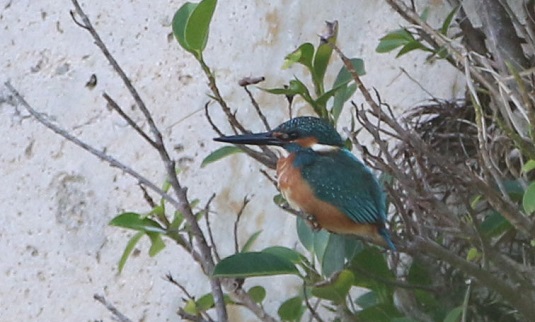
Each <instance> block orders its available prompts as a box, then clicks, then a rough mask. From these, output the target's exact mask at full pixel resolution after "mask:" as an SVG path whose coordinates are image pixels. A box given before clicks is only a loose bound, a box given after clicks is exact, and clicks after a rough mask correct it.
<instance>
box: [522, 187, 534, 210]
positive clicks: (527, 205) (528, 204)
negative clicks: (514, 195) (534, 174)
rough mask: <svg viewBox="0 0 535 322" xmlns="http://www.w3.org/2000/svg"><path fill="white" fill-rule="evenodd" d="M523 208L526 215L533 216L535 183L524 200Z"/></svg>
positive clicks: (527, 191) (525, 193)
mask: <svg viewBox="0 0 535 322" xmlns="http://www.w3.org/2000/svg"><path fill="white" fill-rule="evenodd" d="M522 206H523V207H524V211H525V212H526V214H528V215H531V214H533V212H535V182H532V183H531V184H530V185H529V186H528V188H527V189H526V192H524V197H523V198H522Z"/></svg>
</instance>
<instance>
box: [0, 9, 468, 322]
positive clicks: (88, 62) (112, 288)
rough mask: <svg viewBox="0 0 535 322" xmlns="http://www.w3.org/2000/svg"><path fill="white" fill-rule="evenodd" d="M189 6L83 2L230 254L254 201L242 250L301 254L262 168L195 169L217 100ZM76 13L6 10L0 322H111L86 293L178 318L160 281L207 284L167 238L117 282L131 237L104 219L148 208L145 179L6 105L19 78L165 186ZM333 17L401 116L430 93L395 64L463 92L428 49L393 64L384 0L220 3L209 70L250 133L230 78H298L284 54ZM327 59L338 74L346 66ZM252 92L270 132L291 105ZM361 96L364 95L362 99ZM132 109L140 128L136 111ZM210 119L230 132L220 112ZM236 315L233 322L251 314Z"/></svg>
mask: <svg viewBox="0 0 535 322" xmlns="http://www.w3.org/2000/svg"><path fill="white" fill-rule="evenodd" d="M182 3H183V1H178V0H176V1H162V0H154V1H123V0H118V1H103V0H95V1H83V7H84V8H85V10H86V11H87V13H88V14H89V16H90V18H91V19H92V21H93V23H94V25H95V27H96V28H97V29H98V31H99V32H100V34H101V36H102V38H103V40H104V41H105V42H106V44H107V45H108V46H109V49H110V50H111V52H112V53H113V54H114V55H115V57H116V59H117V60H118V61H119V63H120V64H121V65H122V66H123V68H124V69H125V71H126V72H127V74H128V75H129V76H130V77H131V79H132V81H133V82H134V84H135V85H136V86H137V88H138V89H139V91H140V92H141V95H142V97H143V98H144V99H145V101H146V103H147V105H148V106H149V108H150V109H151V111H152V112H153V113H154V115H155V116H156V117H155V118H156V120H157V122H158V124H159V125H160V127H161V129H163V132H164V134H165V135H166V140H167V143H168V144H169V146H176V147H183V149H182V148H180V149H174V150H173V155H172V156H173V157H174V158H176V159H178V160H180V162H179V164H180V165H181V166H182V167H183V168H184V172H183V174H181V175H180V179H181V180H182V182H183V184H184V185H186V186H188V187H189V195H190V196H191V197H192V198H199V199H200V200H201V201H202V202H205V201H206V200H207V199H208V197H209V196H210V195H211V194H212V192H216V193H217V194H218V197H217V198H216V200H215V202H214V204H213V209H214V210H216V211H217V213H216V214H214V215H212V221H213V228H214V231H215V238H216V241H217V242H218V244H219V245H220V251H221V252H222V254H223V255H229V254H230V253H231V251H232V249H233V246H232V245H233V243H232V240H231V239H229V236H230V234H231V230H232V224H233V221H234V218H235V213H236V211H237V209H238V208H239V206H240V201H241V200H242V198H243V196H244V195H245V194H248V195H249V196H251V197H252V200H253V202H252V203H251V204H250V205H249V206H248V207H247V209H246V211H245V214H244V218H243V221H242V226H241V229H240V233H241V240H242V242H243V241H244V240H245V239H246V237H247V236H248V235H250V234H251V233H253V232H255V231H256V230H259V229H263V231H264V232H263V234H262V235H261V236H260V238H259V240H258V242H257V245H256V247H257V249H261V248H263V247H267V246H269V245H286V246H290V247H293V246H294V245H296V234H295V231H294V219H293V218H292V217H290V216H289V215H287V214H285V213H284V212H282V211H280V210H279V209H277V208H276V207H275V206H274V205H272V202H271V198H272V196H273V195H274V194H275V189H274V188H273V187H272V186H271V184H270V183H269V182H268V181H267V180H265V179H264V177H263V176H262V175H260V174H259V172H258V166H257V164H255V163H254V162H252V161H250V160H248V159H247V158H245V157H244V156H233V157H232V158H231V159H227V160H225V161H224V162H219V163H217V164H214V165H211V166H209V167H207V168H204V169H200V167H199V165H200V161H201V160H202V158H203V157H204V156H206V155H207V154H208V153H209V152H210V151H212V150H214V149H215V148H216V147H218V145H217V144H215V143H214V142H212V141H211V138H212V137H213V136H214V133H213V132H212V131H211V129H210V127H209V126H208V123H207V122H206V120H205V119H204V116H203V113H202V107H203V105H204V104H205V102H207V101H208V98H207V96H206V94H207V86H206V80H205V79H204V77H203V75H202V74H201V71H200V69H199V67H198V66H197V64H196V63H195V62H194V60H193V59H192V57H190V56H188V55H187V54H185V53H184V52H183V51H182V50H180V49H179V47H178V45H177V44H176V42H175V41H174V40H173V39H169V37H168V35H169V33H170V21H171V18H172V16H173V14H174V12H175V10H176V9H177V8H179V7H180V6H181V5H182ZM441 5H442V3H441V1H433V7H432V10H434V11H432V13H435V12H444V10H445V8H443V7H442V6H441ZM71 9H73V7H72V4H71V2H70V1H67V0H62V1H50V0H41V1H30V0H23V1H14V0H13V1H11V0H7V1H2V3H0V30H1V31H0V48H2V50H1V51H0V70H1V72H0V81H1V82H2V85H0V102H1V103H0V147H1V151H2V152H1V153H0V178H1V181H2V184H1V185H0V205H1V209H2V210H1V215H0V254H1V260H0V299H1V302H2V305H0V321H92V320H100V319H103V320H107V321H109V320H110V314H109V313H108V312H107V311H106V310H105V309H104V308H103V307H102V306H101V305H100V304H98V303H97V302H95V301H94V300H93V298H92V296H93V294H94V293H100V294H104V295H105V296H106V297H107V298H108V300H110V301H112V302H113V303H115V304H116V305H117V307H118V308H120V309H121V310H122V311H123V312H124V313H126V314H127V315H129V316H130V317H131V318H132V319H133V320H135V321H137V320H143V319H144V320H146V321H177V320H178V317H177V315H176V313H175V312H176V310H177V308H178V307H179V305H180V303H181V298H182V297H183V294H181V293H180V291H179V290H178V289H177V288H176V287H174V286H173V285H171V284H169V283H167V282H165V281H164V279H163V276H164V275H165V274H166V273H168V272H170V273H172V274H173V275H174V276H175V277H176V278H177V280H178V281H179V282H181V283H183V284H184V285H185V286H186V287H187V288H188V289H189V290H190V292H191V293H193V294H195V295H201V294H203V293H204V292H206V291H208V284H207V282H206V280H205V279H204V278H203V277H202V275H201V273H200V272H199V268H198V266H197V265H196V264H194V263H193V262H192V261H191V260H190V258H189V256H188V254H186V253H184V252H183V251H182V250H180V249H177V247H175V246H174V245H172V244H171V243H169V244H168V247H167V248H166V249H165V250H164V251H163V252H162V253H161V254H159V255H158V256H157V257H156V258H150V257H149V256H148V255H147V249H148V247H147V246H148V243H147V242H146V241H144V242H142V243H140V244H139V245H138V249H139V250H140V252H139V254H137V255H136V256H133V257H132V258H131V259H130V260H129V261H128V263H127V265H126V268H125V270H124V271H123V273H122V274H121V275H118V274H117V261H118V259H119V257H120V255H121V252H122V250H123V248H124V246H125V244H126V242H127V238H128V237H129V236H130V235H131V234H132V233H130V232H126V231H123V230H120V229H116V228H111V227H108V226H107V223H108V222H109V220H110V219H111V218H113V216H114V215H116V214H117V213H120V212H122V211H125V210H134V211H140V212H143V211H145V210H146V209H147V208H146V206H145V204H144V201H143V199H142V194H141V192H140V190H139V188H138V187H137V185H136V181H135V180H133V179H132V178H130V177H128V176H127V175H124V174H123V173H121V172H120V171H118V170H116V169H113V168H110V167H108V166H107V165H106V164H104V163H102V162H99V161H98V160H96V159H95V158H94V157H93V156H91V155H89V154H88V153H86V152H84V151H82V150H80V149H79V148H77V147H74V146H73V145H72V144H70V143H68V142H66V141H65V140H63V139H62V138H60V137H58V136H56V135H55V134H53V133H51V132H50V131H48V130H46V129H45V128H44V127H43V126H41V125H40V124H38V123H37V122H36V121H34V120H33V119H31V118H29V117H28V114H27V112H26V111H24V110H23V109H22V107H21V106H14V105H13V104H12V102H10V101H9V99H8V96H7V90H6V89H5V88H4V87H3V83H4V82H5V81H7V80H9V81H11V83H12V84H13V85H14V86H15V87H16V88H18V89H19V90H20V92H21V93H22V94H23V95H24V96H25V97H26V98H27V100H28V101H29V102H30V103H31V104H32V105H33V106H34V107H35V108H36V109H38V110H40V111H41V112H43V113H46V114H47V115H48V116H50V117H51V118H53V119H55V120H56V121H57V123H58V124H61V125H62V126H64V127H66V128H67V129H70V130H71V131H72V132H73V133H74V134H76V135H78V136H80V137H81V138H82V139H84V140H86V141H87V142H90V143H91V144H94V145H95V146H96V147H99V148H106V149H107V151H108V152H109V153H110V154H112V155H114V156H116V157H117V158H118V159H120V160H122V161H124V162H126V163H128V164H130V165H131V166H132V167H133V168H135V169H136V170H138V171H140V172H142V173H143V174H144V175H146V176H147V177H148V178H150V179H152V180H154V181H155V182H161V181H162V179H163V177H164V175H163V171H162V168H161V163H160V162H159V159H158V156H157V155H156V154H155V153H153V152H152V151H151V150H150V149H149V147H148V146H147V144H145V143H144V142H142V141H141V140H140V139H138V138H137V137H136V135H135V134H134V133H133V131H132V130H131V129H130V128H128V126H127V125H126V124H125V122H124V121H123V120H121V119H120V118H119V117H118V116H117V115H116V114H114V113H112V112H111V111H110V110H108V109H107V108H106V104H105V102H104V100H103V98H102V96H101V95H102V93H103V92H104V91H106V92H107V93H109V94H110V95H111V96H112V97H114V98H115V99H117V101H118V102H119V103H120V104H121V105H122V106H123V107H129V106H131V105H132V103H133V102H132V99H131V98H130V97H129V96H128V94H127V92H126V90H125V88H124V87H123V86H122V83H121V82H120V80H119V79H118V77H117V76H116V75H115V74H114V72H113V71H112V69H111V68H110V66H109V65H108V63H107V62H106V61H105V59H104V57H103V55H102V54H101V53H100V52H99V50H98V49H97V48H96V47H95V46H94V44H93V42H92V39H91V38H90V36H89V34H88V33H87V32H85V31H84V30H82V29H80V28H78V27H77V26H75V25H74V23H73V22H72V20H71V18H70V16H69V10H71ZM334 19H337V20H339V22H340V33H339V34H340V36H339V44H340V46H341V47H342V49H343V50H344V51H345V52H346V53H347V54H348V55H349V56H358V57H362V58H363V59H364V60H365V62H366V68H367V72H368V74H367V76H366V77H365V78H364V81H365V82H366V83H367V84H368V85H369V86H374V87H375V88H377V89H378V90H379V91H380V92H381V94H382V97H383V99H384V100H386V101H388V102H389V103H391V104H392V105H393V106H394V107H395V108H404V107H407V106H410V105H411V104H415V103H418V102H423V101H424V100H425V99H427V98H428V96H427V94H426V93H424V92H423V91H422V90H421V89H420V88H419V87H418V85H417V84H415V83H414V82H412V81H410V80H409V79H408V78H407V77H406V76H405V75H404V74H403V73H402V72H401V71H400V69H399V66H402V67H403V68H405V69H406V70H408V71H409V72H410V73H411V75H412V76H413V77H414V78H415V79H417V80H419V81H420V82H421V83H422V84H423V85H424V86H425V87H426V88H427V89H428V90H430V91H432V92H433V93H434V94H435V95H437V96H438V97H445V98H449V97H451V95H452V93H455V92H456V91H457V90H458V88H459V87H460V84H462V80H461V79H458V78H457V77H458V76H456V74H455V72H454V71H453V70H452V68H451V67H449V66H447V65H446V64H443V63H440V62H439V63H435V64H433V65H432V66H427V65H425V64H424V58H425V57H424V56H423V55H420V56H418V55H410V56H407V57H404V58H402V59H398V60H396V59H394V55H392V54H390V55H379V54H376V53H375V52H374V49H375V47H376V45H377V43H378V39H379V38H380V37H381V36H382V35H384V34H385V33H386V32H387V31H388V30H391V29H394V28H397V27H398V26H399V25H400V24H401V22H400V20H399V19H398V18H397V16H396V15H395V14H394V13H393V12H391V11H390V10H389V9H388V7H387V6H386V5H385V4H384V3H383V2H381V1H368V0H359V1H355V0H347V1H329V2H328V1H323V0H307V1H288V0H286V1H284V0H278V1H258V0H257V1H238V0H229V1H220V4H219V6H218V8H217V10H216V13H215V17H214V21H213V26H212V30H211V34H210V40H209V44H208V47H207V49H206V54H205V55H206V60H207V61H208V63H209V64H210V65H211V66H212V67H213V68H214V70H215V71H216V75H217V77H218V79H219V84H220V88H221V90H222V93H223V95H224V96H225V98H226V99H227V100H228V101H229V103H230V104H231V105H232V107H233V108H234V109H237V110H238V116H239V118H240V119H241V120H243V121H244V122H247V123H248V124H250V127H251V129H253V130H261V129H262V127H261V123H260V122H259V120H258V119H257V118H256V117H255V113H254V110H253V109H252V107H251V106H250V104H249V103H248V99H247V98H246V96H245V95H244V92H243V91H242V90H241V88H239V87H238V86H237V84H236V82H237V81H238V80H239V79H240V78H242V77H243V76H258V75H264V76H265V77H266V78H267V81H266V83H265V84H264V85H265V86H269V87H272V86H277V85H280V84H282V83H283V82H287V81H288V80H289V79H290V78H291V77H292V76H293V75H294V74H300V69H299V68H294V69H291V70H285V71H283V70H281V69H280V66H281V65H282V61H283V58H284V56H285V54H287V53H289V52H290V51H291V50H293V49H294V48H295V47H296V46H298V45H299V44H300V43H302V42H304V41H311V42H313V43H316V42H317V37H316V35H317V33H318V32H320V31H321V30H322V28H323V21H324V20H334ZM334 66H336V68H333V69H331V70H330V75H329V79H331V80H332V79H333V77H334V76H335V74H336V72H337V70H338V68H339V66H340V63H339V62H337V61H336V62H335V63H334ZM93 73H94V74H96V75H97V78H98V85H97V86H96V88H94V89H88V88H87V87H85V84H86V82H87V81H88V80H89V77H90V75H91V74H93ZM437 75H440V76H439V77H437ZM257 95H258V100H259V102H260V103H261V104H262V106H263V107H264V108H265V112H266V114H267V116H268V118H269V119H270V120H272V123H273V124H277V123H279V122H280V121H283V120H284V119H285V118H286V116H285V112H286V105H285V102H284V100H283V99H281V98H279V97H273V96H269V95H266V94H264V93H257ZM355 99H356V100H357V101H361V99H360V97H359V96H358V95H356V97H355ZM297 107H298V111H299V113H300V114H306V113H307V111H308V110H307V108H306V107H305V106H304V104H302V103H299V104H297ZM213 108H214V110H217V108H216V107H215V105H214V107H213ZM127 110H130V108H127ZM131 112H132V114H133V115H135V116H134V119H136V120H139V121H140V123H141V124H144V123H143V121H142V120H143V118H142V117H141V116H140V115H139V113H137V112H138V111H136V110H132V111H131ZM214 113H215V114H214V117H215V119H216V121H217V122H218V123H219V124H224V121H223V119H222V118H221V115H220V113H217V112H214ZM225 128H226V127H225ZM230 182H232V184H230ZM256 283H260V284H263V285H266V287H268V298H270V299H272V300H271V301H268V302H267V303H266V308H267V309H268V310H269V311H270V312H272V313H273V314H276V308H277V307H278V305H279V304H280V301H281V300H283V299H285V298H288V297H290V296H292V295H294V294H295V293H296V292H297V286H296V285H297V284H296V283H297V281H296V280H295V279H293V278H283V279H281V278H259V279H250V280H248V281H247V283H246V286H247V287H249V286H252V285H255V284H256ZM288 285H293V286H288ZM273 295H274V296H273ZM231 313H232V314H234V315H233V316H234V317H233V319H234V320H242V319H244V318H240V317H238V316H239V315H236V314H238V313H236V312H234V311H233V312H231ZM253 320H254V319H253Z"/></svg>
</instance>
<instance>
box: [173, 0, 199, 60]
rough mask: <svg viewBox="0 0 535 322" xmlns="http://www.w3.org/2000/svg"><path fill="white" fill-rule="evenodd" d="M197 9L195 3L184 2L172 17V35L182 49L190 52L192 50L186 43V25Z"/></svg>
mask: <svg viewBox="0 0 535 322" xmlns="http://www.w3.org/2000/svg"><path fill="white" fill-rule="evenodd" d="M196 7H197V4H196V3H191V2H186V3H185V4H184V5H183V6H182V7H180V9H178V10H177V12H176V13H175V16H174V17H173V22H172V28H173V35H174V36H175V38H176V40H177V41H178V43H179V44H180V46H181V47H182V48H184V49H185V50H187V51H191V50H192V48H191V47H190V45H189V44H188V43H187V41H186V24H187V23H188V19H189V17H190V16H191V13H192V12H193V10H194V9H195V8H196Z"/></svg>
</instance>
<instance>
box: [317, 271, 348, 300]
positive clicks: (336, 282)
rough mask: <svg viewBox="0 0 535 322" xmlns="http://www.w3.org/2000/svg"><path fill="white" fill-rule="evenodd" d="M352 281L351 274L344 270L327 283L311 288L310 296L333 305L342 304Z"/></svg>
mask: <svg viewBox="0 0 535 322" xmlns="http://www.w3.org/2000/svg"><path fill="white" fill-rule="evenodd" d="M354 280H355V276H354V275H353V273H352V272H351V271H349V270H347V269H346V270H343V271H341V272H340V273H338V274H336V275H335V276H333V277H332V278H331V279H330V281H329V282H328V283H325V284H322V285H321V286H315V287H313V288H312V294H313V295H314V296H316V297H318V298H321V299H324V300H329V301H332V302H334V303H343V302H345V298H346V296H347V293H349V290H350V289H351V287H352V286H353V281H354Z"/></svg>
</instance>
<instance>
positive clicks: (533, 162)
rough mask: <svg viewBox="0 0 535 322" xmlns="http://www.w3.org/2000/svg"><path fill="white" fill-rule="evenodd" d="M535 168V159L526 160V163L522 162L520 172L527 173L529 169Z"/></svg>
mask: <svg viewBox="0 0 535 322" xmlns="http://www.w3.org/2000/svg"><path fill="white" fill-rule="evenodd" d="M533 169H535V160H529V161H528V162H526V164H524V166H523V167H522V172H524V173H528V172H530V171H531V170H533Z"/></svg>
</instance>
